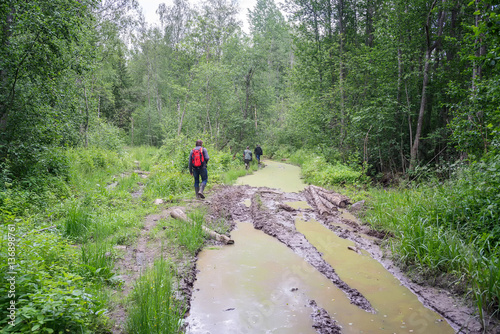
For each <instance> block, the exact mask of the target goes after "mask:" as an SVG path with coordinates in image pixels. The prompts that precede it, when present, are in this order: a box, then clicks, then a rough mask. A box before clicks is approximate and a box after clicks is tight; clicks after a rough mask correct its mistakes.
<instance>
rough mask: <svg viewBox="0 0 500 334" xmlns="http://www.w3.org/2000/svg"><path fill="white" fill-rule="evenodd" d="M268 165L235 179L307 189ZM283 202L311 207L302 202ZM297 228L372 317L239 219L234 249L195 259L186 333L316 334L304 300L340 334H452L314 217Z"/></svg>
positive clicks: (294, 171) (288, 172) (290, 173)
mask: <svg viewBox="0 0 500 334" xmlns="http://www.w3.org/2000/svg"><path fill="white" fill-rule="evenodd" d="M265 163H266V167H265V168H263V169H261V170H259V171H258V172H256V173H255V174H253V175H248V176H245V177H242V178H240V179H238V182H237V184H247V185H250V186H253V187H264V186H265V187H269V188H279V189H281V190H283V191H286V192H300V191H301V190H302V189H304V187H305V184H304V183H302V181H301V180H300V177H299V175H300V169H299V168H298V167H296V166H291V165H287V164H283V163H278V162H272V161H266V162H265ZM296 197H300V196H298V195H297V196H296ZM240 200H241V202H240V203H244V204H245V207H246V208H247V209H248V208H249V207H250V206H251V202H250V200H249V199H248V198H245V199H243V198H242V199H240ZM284 204H287V205H289V206H291V207H293V208H296V209H309V208H310V207H309V205H308V204H307V202H305V201H294V202H292V201H291V202H285V203H284ZM240 214H242V213H240ZM343 214H345V212H344V213H343ZM298 216H299V217H300V216H301V215H298ZM344 217H345V218H347V219H350V220H355V219H352V218H351V217H348V216H345V215H344ZM243 220H246V219H243ZM295 223H296V227H297V230H298V231H299V232H300V233H302V234H304V236H305V237H306V238H307V239H308V240H309V242H310V243H311V244H313V245H314V246H315V247H316V248H317V249H318V251H319V252H321V253H322V254H323V258H324V260H325V261H326V262H328V263H329V264H330V265H331V266H332V267H333V268H334V269H335V272H336V273H337V274H338V276H339V277H340V278H341V279H342V280H343V281H344V282H345V283H347V284H348V285H349V286H351V287H352V288H355V289H357V290H358V291H359V292H361V293H362V294H363V295H364V296H365V297H366V298H367V299H368V300H369V302H370V303H371V305H372V306H373V308H374V309H375V310H376V313H375V314H372V313H369V312H366V311H364V310H362V309H361V308H359V307H358V306H355V305H353V304H351V303H350V300H349V299H348V297H347V295H346V294H345V293H344V292H343V291H341V290H340V289H339V288H337V286H335V285H334V284H333V283H332V281H330V280H329V279H327V278H326V277H325V276H323V275H322V274H321V273H320V272H319V271H318V270H317V269H316V268H314V267H313V266H312V265H310V264H309V263H308V262H306V261H305V260H304V258H303V257H301V256H299V255H297V254H296V253H294V251H292V249H290V248H288V247H287V246H286V245H284V244H283V243H281V242H279V241H278V240H277V239H275V238H273V237H271V236H269V235H267V234H265V233H264V232H262V231H260V230H256V229H255V228H254V227H253V225H252V224H251V223H244V222H240V223H238V224H237V226H236V229H235V230H233V231H232V232H231V238H232V239H233V240H234V241H235V244H234V245H231V246H225V247H221V248H218V249H214V248H207V249H204V250H203V251H202V252H200V253H199V255H198V261H197V269H198V270H199V272H198V274H197V279H196V281H195V283H194V288H193V295H192V300H191V310H190V314H189V315H188V317H187V319H186V321H187V323H188V328H187V333H191V334H198V333H203V334H207V333H212V334H219V333H242V334H245V333H259V334H260V333H283V334H285V333H287V334H288V333H291V334H295V333H297V334H298V333H305V334H308V333H316V331H315V330H314V328H313V327H312V325H313V320H312V319H311V313H312V307H311V306H310V305H309V300H315V301H316V303H317V305H318V306H319V307H321V308H324V309H325V310H326V311H328V313H329V314H330V316H331V317H332V318H333V319H334V320H336V321H337V322H338V324H339V325H340V326H341V327H342V333H422V334H448V333H450V334H451V333H454V330H453V329H452V328H451V327H450V325H449V324H448V323H447V322H446V321H444V320H443V319H442V317H441V316H439V314H437V313H435V312H434V311H431V310H430V309H427V308H426V307H424V306H423V305H422V303H421V302H420V301H419V300H418V299H417V297H416V296H415V295H414V294H413V293H412V292H411V291H409V290H408V289H407V288H405V287H404V286H402V285H401V284H400V282H399V281H398V280H397V279H396V278H394V277H393V276H392V275H391V274H390V273H389V272H388V271H387V270H386V269H385V268H384V267H383V266H382V265H381V264H380V263H379V262H378V261H376V260H374V259H372V258H371V257H370V255H369V254H368V253H367V252H364V251H362V252H360V253H356V252H355V251H352V250H349V249H348V246H351V247H353V246H354V243H353V242H351V241H349V240H346V239H342V238H340V237H338V236H337V235H336V234H335V233H333V232H332V231H330V230H329V229H327V228H326V227H324V226H323V225H321V224H320V223H319V222H316V221H314V220H309V221H307V222H306V221H303V220H300V219H299V220H297V221H296V222H295ZM290 224H292V222H290Z"/></svg>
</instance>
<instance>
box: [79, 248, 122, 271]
mask: <svg viewBox="0 0 500 334" xmlns="http://www.w3.org/2000/svg"><path fill="white" fill-rule="evenodd" d="M81 250H82V262H83V268H84V273H83V274H84V275H85V276H88V277H92V278H102V279H104V280H110V279H112V278H113V276H114V274H113V268H114V257H113V248H112V246H111V244H110V243H109V242H106V241H98V242H96V243H89V244H85V245H82V248H81Z"/></svg>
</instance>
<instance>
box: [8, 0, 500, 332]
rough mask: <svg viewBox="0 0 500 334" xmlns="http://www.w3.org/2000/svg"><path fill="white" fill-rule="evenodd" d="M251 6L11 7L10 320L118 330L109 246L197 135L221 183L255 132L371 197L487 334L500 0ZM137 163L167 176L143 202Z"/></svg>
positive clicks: (498, 125)
mask: <svg viewBox="0 0 500 334" xmlns="http://www.w3.org/2000/svg"><path fill="white" fill-rule="evenodd" d="M239 11H240V9H239V6H238V3H237V2H235V1H230V0H203V1H201V2H200V3H198V4H196V5H194V4H192V3H191V2H189V1H187V0H174V1H173V4H172V5H166V4H161V5H160V6H159V7H158V9H157V14H158V15H159V18H160V24H159V25H157V26H155V25H150V24H148V23H147V22H146V21H145V19H144V16H143V15H142V13H141V9H140V7H139V5H138V3H137V2H136V1H135V0H51V1H44V0H33V1H20V0H9V1H2V2H1V3H0V17H1V18H2V19H1V21H0V25H1V29H0V218H1V220H2V241H1V246H0V248H1V253H0V258H1V262H0V268H1V269H2V273H1V279H2V281H1V282H0V305H1V308H2V310H1V311H0V314H1V315H2V318H1V319H0V324H2V327H5V333H10V332H12V333H14V332H37V331H40V332H43V333H54V332H59V331H60V330H63V329H64V328H69V329H70V330H72V332H75V333H76V332H78V333H80V332H81V333H97V332H103V333H105V332H107V330H109V322H108V321H107V320H106V317H107V313H108V309H109V308H110V306H109V305H112V304H113V301H112V300H111V299H112V298H111V297H110V295H111V293H110V292H109V291H110V290H112V289H113V288H114V287H116V286H117V285H119V282H118V279H117V277H116V275H115V274H114V273H113V269H112V268H113V265H112V263H111V262H112V260H113V257H109V256H104V255H103V254H107V253H109V252H113V251H114V250H113V245H116V244H118V245H122V244H127V243H132V242H133V240H134V238H136V237H137V235H138V234H137V233H138V232H137V231H138V226H139V225H140V221H141V219H142V218H143V217H144V216H145V215H146V214H148V213H150V212H153V211H154V210H155V208H154V207H153V206H152V205H151V202H152V201H153V200H154V199H155V198H164V199H168V200H170V201H174V202H175V201H177V200H180V198H181V197H182V196H183V194H186V193H188V192H189V193H190V192H191V189H192V188H191V187H192V184H191V182H192V178H191V176H190V175H189V172H188V170H187V157H188V155H189V150H190V148H191V146H193V144H194V142H195V141H196V140H197V139H203V141H204V143H205V146H207V147H209V149H210V151H211V152H213V158H211V168H213V170H211V173H212V176H211V181H210V182H211V183H213V184H223V183H225V182H230V179H231V178H233V180H234V178H236V177H237V176H238V175H242V174H244V173H245V172H244V171H242V168H241V165H242V163H241V161H239V160H238V159H239V158H240V156H241V152H242V151H243V149H244V148H245V147H246V146H251V147H254V146H255V145H256V144H260V145H261V146H262V148H263V150H264V156H266V157H268V158H271V159H285V158H286V159H288V160H289V161H291V162H293V163H295V164H298V165H300V166H301V168H302V174H303V177H304V179H305V180H306V181H307V182H308V183H311V184H316V185H320V186H323V187H329V188H332V189H336V190H337V191H339V192H345V193H347V194H349V195H350V196H352V197H353V198H355V199H359V200H366V201H367V203H368V204H369V205H368V207H369V208H370V209H369V210H368V211H367V212H366V213H365V217H364V220H365V222H366V223H367V224H371V225H372V226H373V228H375V229H380V230H386V231H391V233H393V234H394V235H395V241H394V242H393V245H392V246H391V247H392V249H393V252H394V254H395V255H394V256H395V257H396V259H397V260H398V262H399V263H400V265H401V266H402V267H403V268H406V269H407V270H408V271H410V272H411V271H414V272H415V271H417V272H419V274H420V275H421V276H423V277H424V278H425V279H431V280H433V279H434V281H436V279H435V278H436V277H439V278H440V280H437V281H440V282H441V284H445V283H444V282H445V281H449V282H453V289H454V290H455V291H456V292H457V293H459V294H462V295H463V296H465V298H466V299H468V300H470V301H471V303H473V304H474V307H476V308H477V312H478V317H480V318H481V321H482V323H483V326H484V328H485V330H486V329H488V323H489V321H488V319H490V318H498V316H499V315H500V314H499V312H498V311H499V308H498V306H499V298H500V260H499V259H500V225H499V221H500V190H499V189H500V66H499V65H498V64H499V62H500V6H499V5H498V3H497V2H496V1H495V0H467V1H464V0H440V1H438V0H405V1H402V0H336V1H333V0H285V1H284V2H283V4H282V5H278V4H277V3H275V2H274V1H273V0H257V1H256V4H255V7H254V8H252V9H250V10H248V13H246V14H247V15H246V17H247V20H248V26H249V29H248V31H245V30H243V28H242V22H240V21H239V20H238V16H237V14H238V13H239ZM134 161H140V163H141V169H142V170H144V171H148V172H151V174H152V175H154V176H152V178H151V179H149V180H148V181H147V188H146V190H145V193H144V196H143V197H142V198H143V200H142V201H136V202H133V203H132V202H131V201H130V192H131V191H135V190H137V182H139V181H141V177H140V174H138V173H137V172H132V171H133V170H134V166H135V163H134ZM212 165H213V167H212ZM124 171H128V172H130V174H129V175H128V176H127V180H128V181H129V184H128V185H124V186H123V189H117V190H114V191H115V193H113V194H111V191H110V190H109V188H108V187H106V186H105V185H106V183H108V184H109V183H112V182H113V180H114V177H115V176H116V175H119V174H120V173H123V172H124ZM238 173H239V174H238ZM144 182H146V181H144ZM119 187H122V185H121V184H120V186H119ZM131 189H135V190H131ZM148 201H149V202H148ZM146 202H148V203H146ZM75 245H78V246H77V247H75ZM195 249H196V247H195ZM14 252H15V254H16V256H15V257H14V256H13V255H12V254H13V253H14ZM190 252H191V250H190ZM14 260H15V261H14ZM16 268H17V269H16ZM9 272H10V273H11V272H16V273H17V276H16V285H15V292H16V293H15V298H14V299H13V298H11V297H10V295H11V294H9V291H12V285H11V284H10V283H9V281H8V277H9V275H11V276H12V274H8V273H9ZM450 284H451V283H450ZM68 287H71V288H68ZM9 289H10V290H9ZM12 301H14V304H15V306H16V316H15V317H13V318H9V311H8V309H7V308H8V307H9V305H12ZM86 303H88V304H86ZM90 304H91V305H92V306H91V307H90V306H89V305H90ZM10 314H12V312H11V313H10ZM131 326H132V325H131ZM131 328H133V327H131ZM130 331H131V332H134V333H138V332H136V331H134V330H133V329H130ZM171 332H174V331H173V330H172V331H171ZM2 333H3V332H2Z"/></svg>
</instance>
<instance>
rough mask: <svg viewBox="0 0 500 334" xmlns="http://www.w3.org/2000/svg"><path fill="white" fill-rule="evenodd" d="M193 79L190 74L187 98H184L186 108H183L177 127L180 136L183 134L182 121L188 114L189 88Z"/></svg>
mask: <svg viewBox="0 0 500 334" xmlns="http://www.w3.org/2000/svg"><path fill="white" fill-rule="evenodd" d="M192 79H193V76H192V75H190V76H189V82H188V87H187V91H186V98H185V99H184V108H183V110H182V115H181V119H180V120H179V127H178V128H177V135H178V136H179V135H180V134H181V131H182V123H183V122H184V116H185V115H186V108H187V103H188V99H189V88H190V87H191V81H192ZM179 107H180V106H179Z"/></svg>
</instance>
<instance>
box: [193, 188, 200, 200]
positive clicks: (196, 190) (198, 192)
mask: <svg viewBox="0 0 500 334" xmlns="http://www.w3.org/2000/svg"><path fill="white" fill-rule="evenodd" d="M194 192H195V193H196V198H200V187H194Z"/></svg>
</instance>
